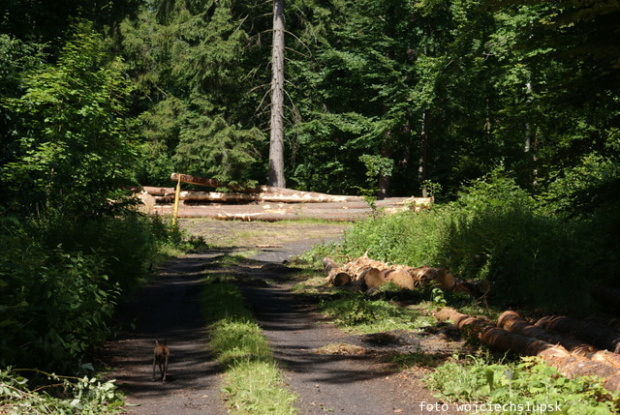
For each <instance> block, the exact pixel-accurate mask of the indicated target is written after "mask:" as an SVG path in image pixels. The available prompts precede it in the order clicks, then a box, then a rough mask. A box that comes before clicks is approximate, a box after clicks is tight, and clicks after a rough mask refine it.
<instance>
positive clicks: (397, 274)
mask: <svg viewBox="0 0 620 415" xmlns="http://www.w3.org/2000/svg"><path fill="white" fill-rule="evenodd" d="M323 263H324V264H329V269H328V267H327V266H326V271H327V277H326V279H327V281H328V282H330V283H333V284H334V285H336V283H337V284H341V283H343V282H344V281H347V280H348V281H349V282H354V281H359V280H362V281H365V282H366V286H367V287H368V288H376V287H377V286H378V285H377V284H379V285H380V284H384V283H386V282H392V283H394V284H396V285H397V286H399V287H401V288H405V289H408V290H413V289H414V288H416V287H421V286H425V285H428V284H430V283H431V282H435V283H436V284H437V286H438V287H439V288H441V289H443V290H452V289H454V288H455V287H456V286H457V282H458V280H457V279H456V278H454V276H453V275H452V274H450V272H449V270H448V269H446V268H432V267H428V266H423V267H419V268H414V267H408V266H405V265H389V264H387V263H385V262H382V261H376V260H373V259H370V258H369V257H368V251H366V253H364V255H362V256H361V257H359V258H357V259H355V260H352V261H349V262H347V263H346V264H343V265H342V266H340V267H338V269H337V270H334V268H333V267H334V265H335V263H334V262H333V260H331V259H330V258H324V259H323ZM340 273H342V274H346V275H348V278H345V277H344V276H342V275H340V276H339V278H338V281H336V280H335V279H334V278H335V277H336V275H339V274H340Z"/></svg>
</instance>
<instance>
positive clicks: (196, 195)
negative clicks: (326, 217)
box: [170, 173, 364, 203]
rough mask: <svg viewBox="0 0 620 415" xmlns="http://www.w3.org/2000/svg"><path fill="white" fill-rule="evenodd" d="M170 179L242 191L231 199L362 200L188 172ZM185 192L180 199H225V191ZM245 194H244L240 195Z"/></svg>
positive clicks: (309, 201)
mask: <svg viewBox="0 0 620 415" xmlns="http://www.w3.org/2000/svg"><path fill="white" fill-rule="evenodd" d="M170 179H171V180H173V181H178V180H181V182H183V183H189V184H194V185H199V186H207V187H214V188H218V187H230V188H231V189H232V190H236V191H238V192H242V193H241V194H239V193H237V194H234V196H230V198H232V199H233V200H237V201H239V200H242V198H244V197H245V198H248V199H244V200H260V201H279V202H288V203H299V202H305V203H324V202H350V201H363V200H364V199H363V198H362V197H361V196H335V195H328V194H325V193H317V192H304V191H300V190H294V189H286V188H281V187H273V186H256V187H253V188H244V187H239V186H230V185H225V184H223V183H221V182H219V181H218V180H215V179H205V178H202V177H197V176H191V175H188V174H180V173H172V175H171V176H170ZM182 193H185V194H184V195H182V196H181V200H209V198H222V199H226V198H227V197H228V196H225V195H226V193H224V194H220V195H218V193H219V192H182ZM242 194H245V196H242Z"/></svg>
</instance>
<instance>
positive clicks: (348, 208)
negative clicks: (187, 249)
mask: <svg viewBox="0 0 620 415" xmlns="http://www.w3.org/2000/svg"><path fill="white" fill-rule="evenodd" d="M170 179H171V180H172V181H174V182H177V183H179V182H180V183H186V184H191V185H194V186H204V187H210V188H213V189H226V191H201V190H182V191H181V192H180V193H179V200H180V202H181V205H180V207H179V217H209V218H215V219H223V220H246V221H253V220H262V221H278V220H294V219H307V218H316V219H324V220H335V221H355V220H360V219H365V218H367V217H368V216H370V215H371V214H373V213H374V211H373V210H372V209H371V208H370V206H369V204H368V203H367V202H366V201H365V200H364V198H363V197H361V196H346V195H329V194H325V193H317V192H304V191H299V190H293V189H287V188H279V187H271V186H256V187H252V188H245V187H240V186H235V185H230V184H226V183H221V182H219V181H217V180H215V179H209V178H202V177H197V176H192V175H187V174H179V173H173V174H172V175H171V177H170ZM136 190H137V191H136V196H137V197H138V198H139V199H140V201H141V202H142V204H143V205H144V211H146V212H147V213H151V214H159V215H166V214H169V213H171V211H172V204H173V202H174V199H175V192H176V189H175V188H174V187H154V186H144V187H141V188H140V189H136ZM431 204H432V198H419V197H407V198H405V197H400V198H387V199H384V200H378V201H376V208H377V210H380V211H382V212H385V213H388V214H389V213H396V212H403V211H407V210H414V211H417V210H420V209H428V208H429V207H430V206H431Z"/></svg>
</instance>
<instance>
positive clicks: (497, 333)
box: [435, 307, 620, 392]
mask: <svg viewBox="0 0 620 415" xmlns="http://www.w3.org/2000/svg"><path fill="white" fill-rule="evenodd" d="M435 318H437V319H438V320H439V321H447V320H450V321H452V322H454V324H455V326H456V327H457V328H459V329H460V330H463V329H466V330H469V332H470V333H471V334H472V335H474V336H476V337H477V338H478V339H480V341H481V342H482V343H484V344H486V345H487V346H489V347H491V348H493V349H496V350H499V351H504V352H505V351H512V352H514V353H518V354H522V355H526V356H538V357H540V358H541V359H542V360H543V361H544V362H545V363H547V364H549V365H551V366H553V367H555V368H556V369H558V371H559V372H560V373H561V374H562V375H564V376H566V377H568V378H574V377H576V376H596V377H599V378H602V379H603V382H602V384H603V387H605V388H606V389H608V390H610V391H612V392H615V391H618V390H620V371H619V370H618V369H616V368H614V367H612V366H610V365H606V364H601V363H600V362H598V361H594V360H589V359H587V358H585V357H582V356H576V355H574V354H571V353H570V352H568V350H566V349H565V348H564V347H562V346H559V345H553V344H550V343H547V342H545V341H543V340H538V339H534V338H532V337H528V336H524V335H521V334H517V333H510V332H508V331H506V330H503V329H501V328H498V327H496V326H495V325H494V324H493V323H491V322H490V321H488V320H485V319H480V318H475V317H471V316H468V315H466V314H462V313H459V312H458V311H456V310H454V309H452V308H450V307H444V308H442V309H441V310H439V311H437V312H436V313H435Z"/></svg>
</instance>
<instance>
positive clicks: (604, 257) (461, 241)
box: [341, 177, 617, 311]
mask: <svg viewBox="0 0 620 415" xmlns="http://www.w3.org/2000/svg"><path fill="white" fill-rule="evenodd" d="M606 232H607V231H606V230H605V228H604V225H603V222H601V221H598V222H597V220H596V218H595V217H594V218H574V217H573V218H568V217H563V216H559V215H550V214H547V213H545V211H544V210H542V209H540V208H539V206H538V205H537V203H536V201H535V200H534V199H532V198H531V197H530V196H528V194H527V193H526V192H525V191H523V190H521V189H520V188H518V187H517V186H516V185H515V184H514V182H513V181H511V180H509V179H506V178H501V177H492V178H490V179H486V180H479V181H477V182H474V183H473V184H472V185H471V186H469V187H468V188H466V189H465V190H464V191H463V192H462V193H461V195H460V197H459V199H458V201H456V202H454V203H451V204H447V205H443V206H437V207H435V208H433V209H432V210H430V211H426V212H417V213H413V212H412V213H404V214H400V215H393V216H383V217H379V218H373V219H370V220H368V221H366V222H364V223H361V224H359V225H357V226H355V227H354V228H353V229H351V230H349V231H348V232H347V233H346V234H345V239H344V242H343V244H342V247H341V249H342V253H343V254H345V255H349V256H353V257H355V256H359V255H361V254H362V253H364V252H365V251H366V250H370V251H369V255H370V256H371V257H372V258H374V259H378V260H382V261H387V262H391V263H398V264H406V265H410V266H421V265H429V266H437V267H447V268H449V269H450V270H451V271H452V273H453V274H455V275H456V276H458V277H460V278H463V279H487V280H489V281H490V282H491V283H492V291H491V295H490V298H489V299H490V300H491V302H492V303H495V304H497V305H499V306H506V305H512V306H530V307H537V308H542V309H545V308H553V309H554V310H555V311H576V310H583V311H585V310H589V309H591V307H592V306H593V305H592V303H591V300H590V297H589V295H588V293H589V290H590V287H591V286H592V285H594V284H596V283H599V282H604V283H610V282H613V275H614V273H615V272H616V271H617V270H616V267H617V261H616V262H614V261H613V258H614V257H615V256H614V255H612V250H613V247H608V246H604V243H605V242H604V241H606V240H608V239H609V238H607V237H605V233H606ZM610 258H611V259H612V260H610Z"/></svg>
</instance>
